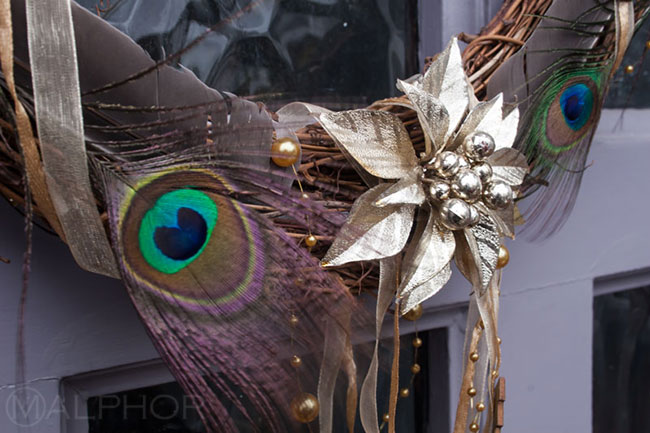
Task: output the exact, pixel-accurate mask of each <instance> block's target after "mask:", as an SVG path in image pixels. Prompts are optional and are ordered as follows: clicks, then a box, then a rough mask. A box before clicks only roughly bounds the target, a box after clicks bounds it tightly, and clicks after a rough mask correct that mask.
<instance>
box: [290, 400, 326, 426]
mask: <svg viewBox="0 0 650 433" xmlns="http://www.w3.org/2000/svg"><path fill="white" fill-rule="evenodd" d="M319 409H320V407H319V404H318V399H317V398H316V397H314V396H313V395H311V394H309V393H307V392H303V393H302V394H300V395H298V396H297V397H295V398H294V399H293V400H291V413H292V415H293V418H294V419H295V420H296V421H298V422H301V423H304V424H307V423H310V422H312V421H313V420H315V419H316V417H317V416H318V411H319Z"/></svg>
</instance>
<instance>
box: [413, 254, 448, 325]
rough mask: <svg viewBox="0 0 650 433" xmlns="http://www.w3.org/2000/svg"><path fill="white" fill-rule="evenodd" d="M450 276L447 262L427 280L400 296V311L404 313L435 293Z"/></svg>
mask: <svg viewBox="0 0 650 433" xmlns="http://www.w3.org/2000/svg"><path fill="white" fill-rule="evenodd" d="M450 277H451V266H450V265H449V263H448V264H447V265H446V266H445V267H444V268H442V270H441V271H440V272H438V273H437V274H436V275H434V276H433V278H431V279H430V280H429V281H427V282H426V283H424V284H421V285H420V286H418V287H416V288H415V289H413V290H412V291H410V292H409V293H408V294H406V295H405V296H404V297H403V298H402V302H401V313H402V314H404V313H406V312H408V311H409V310H411V309H413V307H416V306H417V305H419V304H421V303H422V302H424V301H425V300H427V299H429V298H430V297H431V296H433V295H435V294H436V293H438V292H439V291H440V289H442V288H443V287H444V285H445V284H447V281H449V278H450Z"/></svg>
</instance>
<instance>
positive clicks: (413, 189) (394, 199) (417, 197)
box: [375, 167, 426, 207]
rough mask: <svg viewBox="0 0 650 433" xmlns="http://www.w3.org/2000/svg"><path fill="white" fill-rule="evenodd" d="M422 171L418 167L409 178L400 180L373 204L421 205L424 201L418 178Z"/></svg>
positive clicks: (381, 205) (423, 193) (424, 197)
mask: <svg viewBox="0 0 650 433" xmlns="http://www.w3.org/2000/svg"><path fill="white" fill-rule="evenodd" d="M421 173H422V169H420V168H419V167H418V169H417V170H414V171H413V173H412V174H410V175H409V176H407V177H405V178H403V179H400V180H399V181H398V182H396V183H394V184H393V185H392V186H391V187H390V188H388V189H387V190H386V191H384V192H383V193H382V194H381V195H380V196H379V197H378V198H377V201H376V202H375V206H379V207H383V206H388V205H402V204H414V205H421V204H422V203H424V200H426V194H425V192H424V189H423V188H422V182H421V181H420V176H421Z"/></svg>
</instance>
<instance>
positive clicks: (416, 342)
mask: <svg viewBox="0 0 650 433" xmlns="http://www.w3.org/2000/svg"><path fill="white" fill-rule="evenodd" d="M420 346H422V339H421V338H420V337H415V338H414V339H413V347H420Z"/></svg>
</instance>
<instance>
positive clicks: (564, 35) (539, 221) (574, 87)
mask: <svg viewBox="0 0 650 433" xmlns="http://www.w3.org/2000/svg"><path fill="white" fill-rule="evenodd" d="M649 7H650V3H649V2H647V1H642V2H636V3H635V4H634V5H632V2H624V1H608V2H600V1H596V0H585V1H580V2H572V3H571V4H564V3H562V2H557V1H556V2H553V3H552V4H551V5H550V7H549V9H548V10H547V11H546V13H545V14H544V15H543V16H541V17H540V22H539V24H538V25H537V28H536V30H535V31H534V32H533V33H532V35H531V37H530V38H529V39H528V40H527V41H526V43H525V44H524V46H523V47H522V48H521V49H520V50H519V51H518V52H517V54H515V55H514V56H513V57H511V58H510V59H508V60H507V61H506V62H505V63H504V64H503V65H502V66H501V67H500V68H499V69H497V71H496V72H495V73H494V75H493V76H492V77H491V78H490V81H489V83H488V95H491V94H496V93H499V92H503V93H504V95H505V98H506V100H507V101H509V102H510V103H512V104H516V105H517V106H518V107H519V108H520V110H521V111H522V113H523V115H522V122H521V124H520V128H519V132H518V137H517V141H516V143H517V144H516V146H517V148H518V149H519V150H521V151H522V152H524V153H525V154H526V156H527V157H528V162H529V164H530V167H531V171H530V174H529V177H528V179H527V181H526V182H525V184H524V186H523V188H522V191H523V193H524V195H533V197H532V198H531V199H530V200H526V201H524V204H523V208H524V209H525V217H526V220H527V224H526V227H525V230H528V231H529V233H532V235H531V237H533V238H537V237H547V236H549V235H551V234H552V233H554V232H556V231H557V230H558V229H559V228H560V227H561V226H562V225H563V223H564V221H565V220H566V218H567V217H568V215H569V213H570V212H571V209H572V208H573V205H574V203H575V199H576V194H577V192H578V189H579V187H580V182H581V179H582V175H583V173H584V171H585V169H586V168H587V166H588V163H587V155H588V152H589V147H590V144H591V141H592V139H593V135H594V132H595V129H596V126H597V125H598V121H599V119H600V113H601V110H602V107H603V102H604V100H605V95H606V93H607V89H608V85H609V81H610V79H611V77H612V75H613V72H614V71H615V69H616V68H617V67H618V66H619V64H620V61H621V57H622V56H620V55H619V54H622V53H623V52H624V51H625V49H626V48H627V44H628V43H629V38H630V37H631V30H632V29H633V28H634V27H635V25H636V26H638V25H639V23H640V22H641V21H642V20H643V19H644V18H645V16H646V14H647V11H648V8H649ZM625 20H627V24H622V23H624V22H626V21H625ZM635 20H636V23H635Z"/></svg>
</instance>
